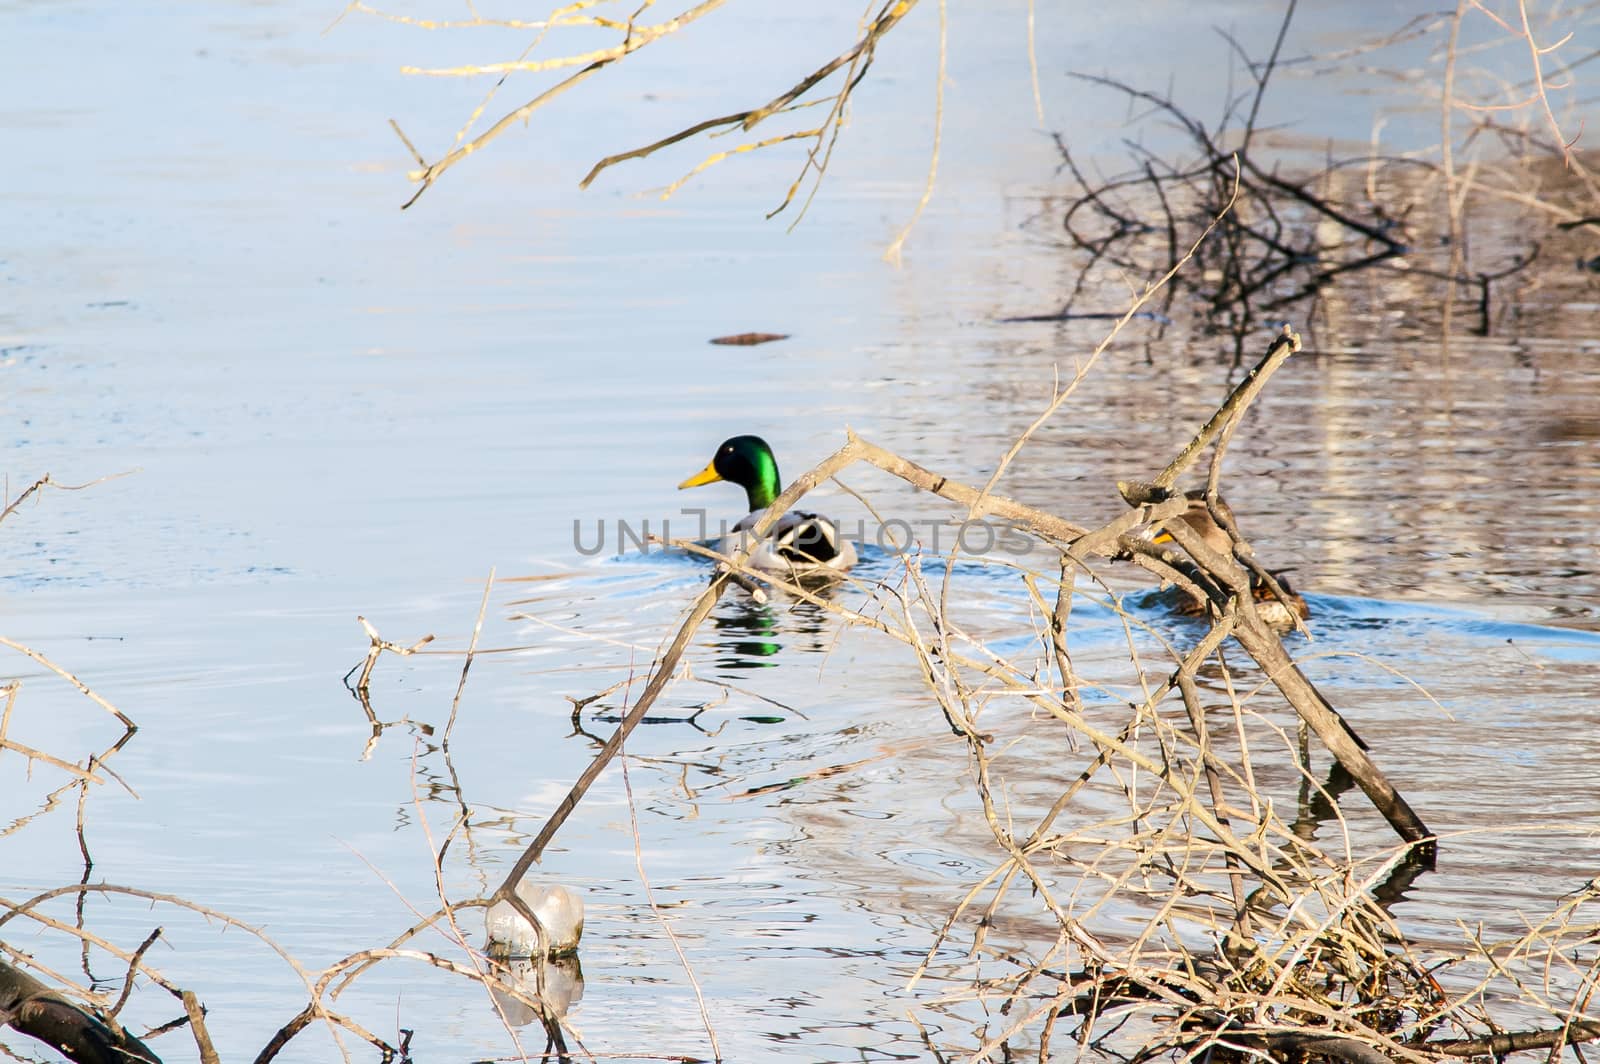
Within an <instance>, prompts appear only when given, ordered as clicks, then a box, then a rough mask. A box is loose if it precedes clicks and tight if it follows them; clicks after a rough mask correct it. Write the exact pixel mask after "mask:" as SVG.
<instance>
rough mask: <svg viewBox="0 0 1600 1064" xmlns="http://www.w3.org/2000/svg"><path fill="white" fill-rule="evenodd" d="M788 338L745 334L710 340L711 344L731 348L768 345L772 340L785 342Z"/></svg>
mask: <svg viewBox="0 0 1600 1064" xmlns="http://www.w3.org/2000/svg"><path fill="white" fill-rule="evenodd" d="M788 338H789V334H788V333H763V332H747V333H734V334H733V335H732V336H714V337H712V338H711V342H712V343H714V344H728V345H731V346H733V347H754V346H755V345H756V344H770V343H772V341H774V340H787V339H788Z"/></svg>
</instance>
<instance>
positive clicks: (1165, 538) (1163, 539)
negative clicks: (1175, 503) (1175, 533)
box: [1150, 528, 1177, 543]
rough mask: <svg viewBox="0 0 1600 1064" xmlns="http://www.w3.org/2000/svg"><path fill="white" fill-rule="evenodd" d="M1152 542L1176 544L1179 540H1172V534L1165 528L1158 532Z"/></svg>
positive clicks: (1151, 539) (1151, 538)
mask: <svg viewBox="0 0 1600 1064" xmlns="http://www.w3.org/2000/svg"><path fill="white" fill-rule="evenodd" d="M1150 542H1151V543H1176V542H1177V540H1175V539H1173V538H1172V533H1171V532H1168V531H1167V530H1166V529H1164V528H1163V529H1162V530H1161V531H1160V532H1157V533H1156V534H1155V535H1153V536H1151V537H1150Z"/></svg>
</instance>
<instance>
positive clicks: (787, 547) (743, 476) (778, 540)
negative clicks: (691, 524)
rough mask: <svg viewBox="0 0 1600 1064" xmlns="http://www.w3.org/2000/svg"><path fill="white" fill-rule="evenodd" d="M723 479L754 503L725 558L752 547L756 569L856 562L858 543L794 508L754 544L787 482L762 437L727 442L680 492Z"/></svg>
mask: <svg viewBox="0 0 1600 1064" xmlns="http://www.w3.org/2000/svg"><path fill="white" fill-rule="evenodd" d="M719 480H726V481H728V482H729V483H732V484H737V485H739V486H740V487H741V488H743V489H744V491H745V495H746V497H747V498H748V500H749V503H750V512H749V513H748V514H746V515H745V516H744V517H742V518H740V520H739V523H738V524H736V525H734V526H733V530H732V531H731V532H729V533H728V534H727V535H725V536H723V537H722V540H721V542H720V543H719V544H718V546H717V549H718V550H719V551H720V552H722V553H723V554H730V555H731V554H732V553H733V552H734V551H736V550H739V549H740V548H742V547H744V546H746V545H749V546H750V548H751V549H750V565H751V566H752V567H753V568H756V569H766V570H769V571H772V572H793V573H799V574H803V573H821V572H827V571H833V572H838V571H841V570H844V569H848V568H850V566H852V565H854V564H855V563H856V548H855V545H854V544H852V543H851V542H850V541H849V540H848V539H845V538H844V536H842V535H840V534H839V528H838V526H837V525H835V524H834V523H833V522H832V521H830V520H828V519H827V518H826V517H819V516H817V515H816V514H810V513H802V512H800V511H799V510H790V511H789V512H788V513H786V514H784V515H783V516H782V517H781V518H779V519H778V523H777V524H776V525H774V526H773V527H772V528H771V529H770V530H768V532H767V534H766V535H765V536H764V537H762V539H761V541H760V542H759V543H755V544H750V543H749V539H750V536H749V529H750V528H752V527H754V525H755V523H756V522H757V521H759V520H761V516H762V515H763V514H764V513H766V510H767V507H768V506H771V505H772V500H774V499H776V498H777V497H778V495H779V493H780V492H781V491H782V484H783V481H782V480H781V479H779V477H778V460H777V459H776V458H774V457H773V456H772V448H771V447H769V446H767V441H766V440H763V439H762V438H761V437H760V436H735V437H733V438H732V439H729V440H724V441H723V442H722V446H720V447H718V448H717V453H716V454H715V455H713V456H712V457H711V461H710V462H708V463H707V464H706V467H705V468H704V469H702V470H701V471H700V472H698V473H696V474H695V475H694V476H692V477H690V478H689V479H688V480H685V481H684V482H683V483H682V484H679V485H678V488H679V490H682V489H684V488H697V487H699V486H700V485H702V484H713V483H715V482H717V481H719Z"/></svg>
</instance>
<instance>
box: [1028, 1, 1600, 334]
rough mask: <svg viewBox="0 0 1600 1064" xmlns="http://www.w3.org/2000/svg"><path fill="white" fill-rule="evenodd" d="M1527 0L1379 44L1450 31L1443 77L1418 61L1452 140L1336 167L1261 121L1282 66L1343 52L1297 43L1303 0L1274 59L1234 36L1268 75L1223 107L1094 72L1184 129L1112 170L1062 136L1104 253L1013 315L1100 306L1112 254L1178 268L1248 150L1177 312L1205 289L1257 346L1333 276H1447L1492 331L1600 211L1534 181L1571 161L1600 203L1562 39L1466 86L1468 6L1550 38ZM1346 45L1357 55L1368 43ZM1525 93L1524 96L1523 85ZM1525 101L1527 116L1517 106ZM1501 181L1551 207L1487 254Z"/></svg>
mask: <svg viewBox="0 0 1600 1064" xmlns="http://www.w3.org/2000/svg"><path fill="white" fill-rule="evenodd" d="M1517 7H1518V12H1519V14H1516V15H1513V16H1511V19H1512V20H1513V21H1516V22H1520V24H1521V26H1520V28H1514V27H1513V26H1512V25H1511V24H1510V23H1509V22H1508V21H1507V20H1506V19H1505V18H1502V17H1501V16H1499V15H1495V14H1494V13H1493V12H1490V11H1489V10H1488V9H1487V8H1486V7H1484V6H1483V5H1482V4H1479V3H1476V2H1470V3H1469V2H1467V0H1463V3H1462V4H1461V6H1460V7H1459V8H1458V10H1457V11H1456V13H1455V15H1454V17H1453V18H1452V19H1430V18H1426V17H1424V18H1419V19H1416V20H1413V22H1412V23H1411V24H1408V25H1407V26H1406V27H1405V28H1403V29H1402V30H1401V31H1399V32H1398V33H1396V34H1395V35H1393V36H1391V37H1390V38H1387V39H1385V40H1380V41H1375V42H1372V43H1371V44H1370V45H1367V46H1365V47H1364V48H1363V49H1362V50H1361V51H1363V52H1365V51H1371V50H1376V49H1380V48H1382V47H1385V46H1386V45H1389V44H1393V43H1397V42H1399V41H1402V40H1405V41H1409V40H1412V39H1413V38H1415V37H1419V36H1427V35H1429V34H1433V35H1439V36H1442V37H1443V38H1444V39H1445V43H1444V44H1443V51H1444V53H1445V55H1444V59H1443V63H1444V68H1445V69H1444V74H1443V78H1442V81H1443V89H1442V91H1441V89H1440V86H1439V83H1440V78H1439V76H1438V75H1437V72H1435V73H1434V74H1433V75H1431V76H1424V77H1420V78H1418V79H1417V82H1416V85H1415V89H1416V91H1417V92H1418V93H1419V94H1424V95H1426V96H1429V97H1431V98H1434V99H1439V101H1440V106H1441V109H1442V114H1443V128H1442V134H1443V137H1442V141H1441V143H1440V145H1439V146H1438V148H1437V149H1436V150H1434V151H1432V152H1430V153H1418V152H1407V153H1404V154H1399V153H1396V154H1386V153H1384V151H1383V150H1382V149H1381V147H1380V146H1379V143H1378V140H1377V132H1376V130H1375V131H1374V142H1373V145H1372V147H1371V148H1370V150H1369V151H1367V152H1365V153H1361V154H1355V155H1350V156H1348V157H1344V158H1331V157H1330V158H1329V159H1327V160H1326V161H1325V162H1324V163H1323V164H1321V165H1320V166H1317V165H1307V164H1306V163H1305V161H1304V158H1303V156H1302V157H1301V162H1300V163H1299V164H1298V165H1296V166H1295V167H1294V169H1293V171H1292V173H1290V172H1286V170H1285V168H1284V167H1282V165H1281V164H1280V161H1279V155H1278V154H1276V153H1274V152H1273V150H1272V148H1271V144H1272V142H1273V131H1270V130H1266V131H1264V130H1263V129H1262V128H1261V126H1260V125H1259V122H1260V120H1261V117H1262V114H1263V104H1264V102H1265V100H1266V99H1267V94H1268V91H1269V88H1270V87H1271V86H1272V84H1273V83H1274V78H1275V76H1276V77H1278V78H1279V79H1281V77H1282V76H1283V74H1284V70H1285V68H1286V67H1289V68H1293V67H1295V66H1304V65H1306V64H1308V63H1310V62H1313V61H1314V58H1315V59H1325V57H1302V58H1298V59H1295V58H1288V57H1285V56H1284V55H1283V49H1284V42H1285V39H1286V36H1287V33H1288V30H1289V27H1290V24H1291V21H1292V19H1293V16H1294V11H1295V3H1294V2H1292V0H1291V2H1290V3H1289V4H1288V6H1287V8H1286V10H1285V13H1284V17H1283V21H1282V23H1281V24H1280V26H1279V28H1278V33H1277V36H1276V39H1275V41H1274V43H1273V46H1272V49H1271V51H1270V53H1269V54H1268V55H1267V57H1266V58H1265V59H1263V60H1255V59H1252V58H1251V57H1249V56H1248V55H1247V54H1246V53H1245V52H1244V49H1243V48H1242V47H1241V46H1240V45H1239V44H1238V42H1237V41H1235V40H1233V38H1232V37H1228V38H1227V40H1228V42H1229V44H1230V45H1231V47H1232V49H1233V51H1234V53H1235V55H1236V56H1237V57H1238V58H1239V59H1240V60H1242V62H1243V65H1244V69H1245V70H1246V72H1247V74H1248V76H1249V78H1250V79H1251V81H1252V82H1253V84H1252V86H1251V89H1250V91H1249V92H1247V93H1245V94H1244V95H1242V96H1241V97H1239V98H1237V99H1233V100H1230V101H1229V102H1228V103H1227V105H1226V106H1225V107H1224V109H1223V113H1222V115H1221V116H1220V118H1219V119H1218V120H1217V121H1216V122H1215V123H1207V122H1206V121H1204V120H1202V119H1201V118H1199V117H1197V116H1196V114H1195V113H1194V111H1193V110H1192V109H1191V108H1189V107H1187V106H1185V105H1183V104H1180V103H1179V102H1177V101H1176V100H1175V99H1173V98H1171V97H1170V96H1167V95H1164V94H1162V93H1160V92H1155V91H1150V90H1146V89H1142V88H1139V87H1137V86H1134V85H1131V84H1129V83H1127V82H1125V81H1122V80H1120V79H1119V78H1117V77H1115V76H1106V75H1088V74H1079V75H1076V76H1077V77H1078V78H1079V79H1080V80H1081V81H1082V82H1084V84H1085V85H1087V86H1092V87H1093V88H1094V89H1095V90H1106V91H1110V92H1113V93H1115V94H1118V95H1120V96H1122V97H1123V98H1124V99H1125V100H1126V101H1127V103H1128V105H1129V107H1130V108H1131V109H1135V110H1137V111H1139V112H1141V113H1142V114H1143V115H1144V116H1145V118H1146V119H1148V120H1152V121H1153V122H1155V123H1157V124H1159V125H1161V126H1163V127H1166V128H1168V129H1170V130H1173V131H1175V132H1176V134H1177V136H1178V141H1179V146H1176V147H1173V148H1170V149H1169V148H1161V149H1152V148H1148V147H1145V146H1144V145H1142V144H1141V145H1134V147H1133V150H1134V152H1135V158H1134V160H1133V165H1132V166H1131V167H1130V168H1129V169H1128V170H1126V171H1125V172H1122V173H1118V174H1114V175H1112V176H1109V177H1102V176H1098V175H1097V174H1092V173H1091V172H1090V169H1089V168H1088V167H1087V166H1085V165H1083V164H1080V162H1079V160H1078V159H1077V158H1076V157H1075V156H1074V155H1073V153H1072V151H1071V150H1070V147H1069V145H1068V144H1067V142H1066V141H1065V140H1064V139H1063V138H1061V137H1059V136H1058V137H1057V138H1056V143H1057V147H1058V148H1059V150H1060V154H1061V158H1062V168H1063V169H1064V170H1065V171H1066V172H1067V173H1068V174H1069V175H1070V176H1071V178H1072V179H1073V182H1074V184H1075V185H1076V189H1077V190H1076V192H1075V194H1074V196H1073V199H1072V201H1071V202H1070V204H1069V205H1068V207H1067V208H1066V210H1065V212H1064V215H1063V216H1062V229H1063V231H1064V233H1065V235H1066V239H1067V241H1068V242H1069V244H1070V245H1071V246H1072V247H1073V248H1075V249H1076V250H1078V251H1080V252H1081V253H1083V254H1084V255H1085V256H1086V268H1085V269H1084V270H1083V272H1082V273H1081V274H1080V276H1079V280H1078V282H1077V284H1076V286H1075V288H1074V289H1073V290H1072V291H1071V292H1069V293H1068V294H1067V295H1066V297H1065V298H1064V300H1063V303H1062V306H1061V308H1060V309H1059V310H1057V311H1054V312H1050V313H1043V314H1034V315H1026V316H1023V317H1020V318H1017V319H1013V320H1025V321H1033V320H1060V319H1065V318H1072V317H1080V316H1098V315H1095V314H1093V313H1092V312H1089V313H1084V312H1081V311H1080V310H1079V303H1080V300H1081V298H1082V296H1083V295H1084V293H1085V291H1088V290H1092V282H1093V280H1094V278H1095V277H1097V276H1099V272H1098V271H1100V270H1105V269H1107V268H1109V269H1110V270H1111V271H1113V272H1115V273H1130V274H1132V275H1134V276H1150V275H1153V274H1154V273H1158V272H1160V271H1162V270H1164V269H1167V268H1168V267H1169V266H1170V265H1171V264H1172V263H1173V262H1176V261H1177V260H1178V257H1179V256H1180V254H1181V252H1182V247H1181V246H1180V242H1179V239H1178V234H1179V233H1180V232H1181V231H1183V230H1184V229H1186V228H1188V227H1189V226H1191V225H1192V224H1193V223H1194V221H1195V219H1198V218H1208V217H1215V216H1217V215H1218V214H1219V213H1220V208H1221V205H1222V203H1223V202H1224V201H1226V200H1227V199H1229V198H1230V197H1233V196H1235V192H1234V191H1233V184H1234V177H1233V171H1234V169H1235V167H1236V166H1237V167H1238V169H1239V171H1240V173H1239V177H1238V190H1237V193H1236V197H1237V198H1236V203H1235V205H1234V208H1233V210H1232V211H1230V212H1228V215H1227V217H1226V218H1224V219H1223V222H1222V224H1221V225H1220V226H1219V228H1218V234H1217V237H1218V238H1217V239H1216V240H1213V241H1210V242H1209V243H1208V244H1207V245H1206V247H1204V248H1203V249H1202V250H1201V251H1200V253H1199V254H1198V255H1197V256H1196V258H1197V262H1196V265H1197V267H1198V268H1197V269H1193V270H1188V271H1185V272H1184V273H1183V274H1182V275H1180V277H1179V278H1177V279H1176V280H1175V282H1174V283H1173V284H1172V285H1171V286H1170V287H1169V288H1168V289H1167V290H1166V292H1165V294H1164V296H1163V304H1162V309H1163V310H1164V311H1171V310H1172V308H1173V306H1174V304H1175V303H1176V302H1177V301H1178V300H1180V299H1187V300H1188V301H1189V302H1190V303H1191V304H1193V306H1194V308H1196V309H1198V310H1199V312H1200V313H1201V315H1202V317H1203V319H1204V320H1205V321H1206V322H1208V323H1209V325H1210V327H1211V328H1213V329H1214V330H1215V331H1217V332H1219V333H1221V334H1223V335H1226V336H1230V337H1232V338H1233V341H1234V354H1235V357H1236V358H1237V359H1242V358H1243V357H1244V355H1245V345H1246V342H1247V337H1249V336H1250V335H1251V334H1252V332H1254V331H1255V330H1257V329H1259V328H1261V326H1262V324H1263V322H1265V323H1273V322H1276V321H1279V320H1282V319H1283V318H1286V317H1294V318H1297V319H1299V320H1302V321H1306V322H1307V323H1308V324H1309V325H1310V326H1312V327H1315V325H1316V323H1317V322H1318V320H1319V318H1320V317H1321V309H1322V308H1321V299H1322V296H1323V294H1324V293H1325V292H1327V291H1329V290H1331V289H1332V287H1333V286H1334V285H1336V284H1337V283H1339V282H1341V281H1348V280H1350V279H1351V278H1352V277H1354V276H1356V275H1360V274H1365V273H1373V274H1375V275H1377V276H1380V277H1383V278H1391V279H1392V281H1391V283H1394V284H1398V285H1409V286H1415V285H1418V284H1419V283H1423V282H1431V285H1432V287H1433V289H1436V290H1437V293H1438V294H1437V296H1436V297H1435V298H1434V300H1433V301H1434V302H1437V303H1441V304H1444V305H1445V306H1446V307H1447V309H1448V308H1449V307H1451V306H1453V305H1454V304H1455V303H1457V302H1459V303H1463V304H1466V305H1468V306H1470V307H1472V308H1474V309H1475V310H1476V311H1477V314H1476V321H1475V322H1474V323H1473V324H1472V326H1471V331H1472V332H1474V333H1476V334H1478V335H1488V334H1489V333H1491V332H1492V331H1493V328H1494V320H1495V314H1494V298H1493V297H1494V293H1495V286H1496V285H1497V284H1499V283H1500V282H1504V281H1507V280H1508V279H1511V278H1513V277H1515V276H1516V275H1517V274H1519V273H1520V272H1521V271H1523V270H1524V269H1526V268H1527V266H1528V265H1529V264H1530V263H1531V262H1533V260H1534V259H1535V257H1537V256H1538V254H1539V253H1540V248H1541V244H1542V239H1541V236H1540V232H1541V229H1544V230H1545V231H1548V230H1549V227H1550V226H1552V225H1557V226H1559V225H1578V224H1583V222H1584V219H1585V217H1586V215H1587V216H1592V215H1594V214H1595V213H1596V212H1595V211H1594V210H1593V209H1587V210H1586V209H1585V208H1584V207H1583V206H1582V204H1573V205H1563V204H1562V203H1561V200H1562V199H1564V198H1565V197H1554V196H1538V195H1535V196H1529V195H1528V194H1527V193H1528V191H1529V190H1530V189H1532V188H1537V187H1539V186H1540V185H1548V184H1550V183H1551V182H1550V179H1549V175H1543V174H1541V173H1540V172H1539V168H1540V164H1541V162H1542V161H1543V160H1547V159H1550V158H1555V159H1557V160H1560V161H1562V162H1563V163H1564V166H1565V169H1566V171H1567V181H1566V183H1567V184H1569V185H1570V184H1573V183H1574V182H1575V183H1576V184H1577V185H1578V186H1580V187H1581V188H1583V189H1586V190H1587V198H1588V200H1589V203H1590V205H1591V207H1592V206H1594V205H1600V181H1597V180H1596V178H1595V176H1594V175H1593V174H1592V173H1591V172H1590V171H1589V170H1588V169H1587V167H1586V166H1585V164H1584V161H1583V159H1582V157H1581V156H1579V155H1578V154H1577V153H1576V152H1574V151H1573V150H1572V138H1570V137H1566V138H1562V137H1556V138H1554V139H1552V137H1551V136H1550V135H1549V133H1550V130H1552V129H1558V128H1559V127H1558V125H1557V121H1558V120H1557V118H1556V112H1555V110H1553V107H1554V105H1553V104H1552V102H1551V100H1550V92H1551V91H1553V86H1552V84H1551V82H1550V79H1549V78H1548V77H1547V76H1546V74H1545V73H1544V71H1545V70H1546V68H1547V67H1548V66H1549V64H1550V63H1551V61H1552V59H1553V48H1554V47H1555V46H1546V47H1539V46H1533V55H1532V59H1531V60H1530V62H1531V64H1532V70H1533V75H1532V77H1533V80H1534V85H1533V87H1531V88H1530V89H1529V90H1528V91H1527V92H1526V93H1523V94H1519V93H1517V91H1516V90H1515V87H1513V86H1509V85H1506V86H1501V85H1498V84H1496V85H1495V87H1494V89H1493V90H1491V91H1485V92H1484V93H1481V94H1480V95H1479V96H1478V97H1477V98H1473V99H1469V98H1467V97H1466V94H1465V90H1464V88H1463V84H1464V81H1465V79H1464V77H1463V76H1461V75H1460V74H1459V70H1458V68H1459V66H1460V64H1459V63H1458V50H1459V46H1458V38H1459V32H1460V30H1461V24H1462V21H1463V19H1469V18H1472V17H1474V16H1476V17H1478V18H1481V19H1482V20H1485V21H1489V20H1492V24H1493V25H1497V26H1500V27H1503V28H1504V32H1505V33H1506V34H1507V35H1510V36H1512V37H1514V38H1515V39H1516V40H1519V41H1524V42H1525V43H1527V44H1529V45H1532V42H1533V41H1534V40H1535V36H1534V35H1535V33H1536V31H1535V30H1533V29H1530V28H1529V23H1528V17H1529V16H1528V13H1527V10H1526V5H1525V4H1524V3H1521V2H1520V0H1519V3H1518V5H1517ZM1567 17H1568V18H1569V19H1570V20H1573V21H1575V22H1577V23H1578V24H1580V25H1589V24H1590V21H1589V20H1590V19H1591V18H1592V15H1591V14H1590V13H1587V12H1584V11H1579V12H1577V13H1574V14H1572V15H1570V16H1567ZM1419 24H1420V25H1419ZM1568 36H1569V37H1570V36H1571V35H1570V34H1569V35H1568ZM1561 43H1566V42H1565V41H1561V42H1557V44H1558V45H1559V44H1561ZM1338 58H1340V59H1341V60H1343V61H1346V62H1348V60H1350V59H1351V58H1354V53H1352V54H1351V55H1345V56H1341V57H1338ZM1571 85H1572V82H1571V80H1570V79H1568V80H1566V81H1564V82H1560V83H1558V87H1560V88H1571ZM1512 96H1515V97H1516V99H1515V100H1511V101H1510V102H1506V99H1507V98H1509V97H1512ZM1463 112H1464V113H1466V114H1468V115H1469V116H1470V118H1471V122H1470V124H1469V128H1468V129H1467V130H1466V131H1465V133H1460V132H1459V130H1458V125H1459V123H1454V124H1453V122H1452V119H1453V118H1454V117H1455V116H1456V115H1458V114H1459V113H1463ZM1517 116H1521V117H1522V118H1523V119H1524V121H1523V122H1521V123H1520V124H1518V123H1517V122H1515V121H1514V119H1515V118H1516V117H1517ZM1536 118H1538V119H1543V121H1539V120H1536ZM1458 137H1459V139H1458ZM1491 139H1492V140H1494V141H1495V142H1497V143H1498V144H1499V145H1500V147H1501V149H1502V152H1503V157H1502V158H1500V159H1499V160H1495V161H1492V162H1485V161H1484V160H1483V159H1482V158H1481V156H1482V155H1483V152H1482V151H1481V150H1479V149H1481V148H1482V147H1483V145H1484V144H1485V143H1487V142H1489V141H1490V140H1491ZM1330 154H1331V152H1330ZM1487 198H1497V199H1514V200H1516V201H1517V202H1519V203H1524V204H1525V205H1527V206H1529V207H1535V208H1537V209H1538V211H1539V212H1540V213H1541V215H1542V217H1541V218H1539V219H1538V220H1537V221H1536V224H1535V225H1534V226H1532V227H1531V228H1530V229H1529V230H1528V232H1527V234H1526V236H1525V237H1524V243H1523V245H1522V246H1521V248H1519V249H1516V250H1512V251H1509V252H1506V251H1497V252H1492V253H1488V254H1484V255H1481V256H1480V257H1481V258H1486V259H1490V261H1488V262H1475V261H1474V257H1473V255H1472V249H1473V241H1472V240H1471V226H1470V224H1469V223H1470V221H1471V215H1470V214H1469V212H1468V211H1467V206H1468V204H1469V202H1471V201H1473V200H1474V199H1487ZM1152 219H1154V220H1152ZM1447 316H1448V315H1447ZM1446 327H1447V328H1448V326H1446Z"/></svg>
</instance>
